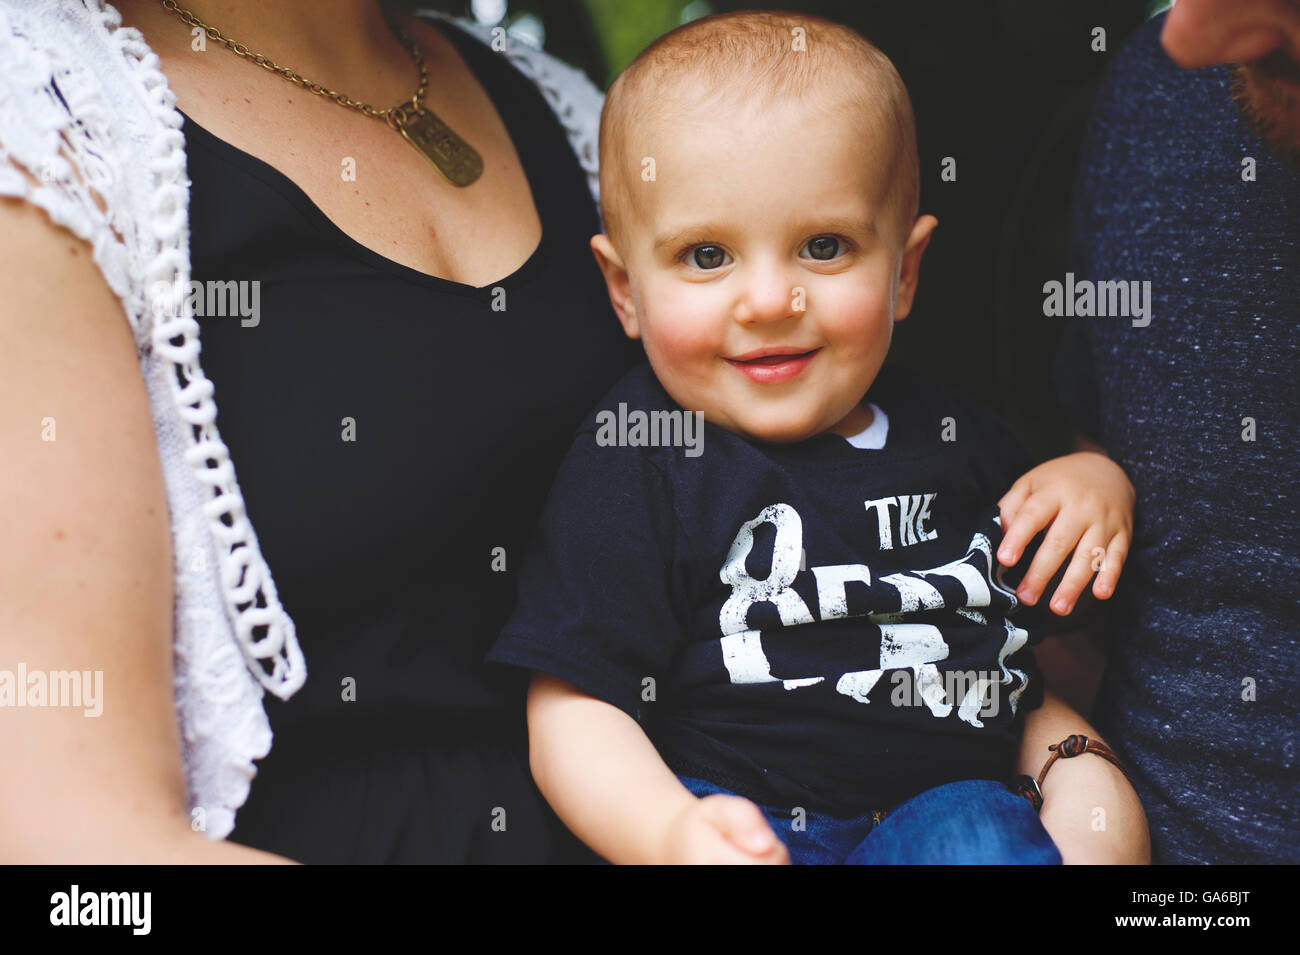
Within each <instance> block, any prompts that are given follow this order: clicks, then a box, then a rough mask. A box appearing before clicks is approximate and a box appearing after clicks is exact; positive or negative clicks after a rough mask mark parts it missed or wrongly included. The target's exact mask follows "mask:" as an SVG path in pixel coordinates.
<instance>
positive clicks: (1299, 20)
mask: <svg viewBox="0 0 1300 955" xmlns="http://www.w3.org/2000/svg"><path fill="white" fill-rule="evenodd" d="M1162 44H1163V47H1164V49H1163V50H1162V49H1161V46H1162ZM1072 269H1073V271H1074V273H1075V279H1076V282H1077V281H1079V280H1084V279H1087V280H1092V281H1094V282H1099V281H1124V282H1137V283H1139V285H1138V286H1136V287H1140V283H1142V282H1147V281H1149V282H1150V283H1151V284H1150V290H1151V291H1150V298H1149V299H1148V301H1147V308H1148V309H1149V311H1148V312H1147V314H1146V316H1145V317H1142V318H1137V317H1134V318H1132V319H1131V320H1130V318H1125V317H1119V318H1116V317H1107V318H1096V317H1093V318H1078V317H1076V318H1066V319H1060V320H1061V321H1065V322H1069V323H1070V325H1069V326H1068V328H1067V329H1066V330H1065V334H1064V337H1063V340H1062V346H1061V352H1060V355H1059V358H1058V380H1059V382H1060V390H1061V395H1062V398H1063V401H1064V403H1065V405H1066V408H1067V410H1068V412H1069V413H1070V415H1071V416H1072V418H1073V420H1074V423H1075V425H1076V427H1077V428H1078V430H1079V431H1080V433H1081V435H1082V436H1083V437H1084V438H1085V439H1087V440H1086V441H1083V442H1081V443H1082V444H1083V445H1084V446H1088V445H1089V444H1094V445H1100V446H1101V447H1102V448H1104V449H1105V450H1106V451H1107V452H1108V453H1109V454H1110V455H1111V456H1112V457H1113V458H1114V459H1115V460H1116V461H1118V462H1119V463H1120V464H1121V465H1122V466H1123V467H1124V469H1125V470H1126V471H1127V472H1128V474H1129V476H1130V478H1131V479H1132V481H1133V483H1134V485H1135V487H1136V489H1137V493H1138V516H1137V526H1136V528H1135V535H1134V543H1133V547H1132V551H1131V554H1130V557H1129V560H1128V564H1127V565H1126V567H1125V571H1124V577H1123V579H1122V580H1121V584H1120V590H1119V593H1118V594H1117V604H1118V605H1117V607H1116V608H1115V609H1116V612H1115V613H1114V614H1113V616H1112V618H1111V621H1110V625H1109V628H1110V632H1109V633H1108V634H1106V638H1107V651H1108V660H1107V666H1106V670H1105V673H1104V676H1103V678H1102V682H1101V686H1100V689H1099V691H1098V696H1097V702H1096V707H1095V712H1094V714H1093V715H1094V717H1095V722H1096V723H1097V726H1098V728H1099V729H1100V730H1101V731H1102V732H1103V733H1104V734H1105V736H1106V739H1107V741H1108V742H1110V743H1111V745H1112V746H1114V747H1115V748H1116V749H1117V750H1119V752H1120V753H1121V756H1123V757H1124V758H1126V760H1127V761H1128V764H1129V766H1130V768H1131V771H1132V774H1133V781H1134V784H1135V786H1136V788H1137V790H1138V793H1139V795H1140V796H1141V798H1142V801H1143V805H1144V808H1145V809H1146V811H1147V815H1148V820H1149V822H1150V826H1151V841H1152V855H1153V861H1154V862H1157V863H1161V862H1165V863H1171V862H1172V863H1256V862H1297V861H1300V758H1298V757H1300V754H1297V748H1298V747H1300V738H1298V737H1300V719H1298V718H1297V715H1296V714H1297V712H1300V700H1298V699H1297V693H1300V609H1298V607H1300V509H1298V506H1297V502H1296V490H1297V485H1300V468H1298V467H1297V461H1298V460H1300V401H1298V400H1297V399H1298V398H1300V386H1298V385H1297V382H1298V381H1300V323H1297V317H1300V316H1298V315H1297V312H1298V311H1300V0H1179V2H1178V3H1177V4H1176V5H1175V6H1174V7H1173V9H1172V10H1171V11H1170V12H1169V13H1168V14H1167V15H1165V16H1164V17H1163V18H1158V19H1157V20H1154V21H1152V22H1151V23H1148V24H1147V25H1146V26H1145V27H1143V28H1142V29H1141V30H1140V31H1139V32H1138V33H1137V35H1136V37H1135V38H1134V40H1133V41H1132V43H1131V44H1130V45H1129V46H1128V47H1127V48H1126V49H1125V50H1123V51H1122V52H1121V53H1120V54H1119V55H1118V56H1117V58H1116V61H1115V63H1114V64H1113V65H1112V68H1111V72H1110V73H1109V75H1108V77H1107V80H1106V82H1105V83H1104V85H1103V87H1102V89H1101V91H1100V93H1099V96H1098V100H1097V103H1096V106H1095V108H1094V114H1093V117H1092V121H1091V124H1090V128H1089V132H1088V136H1087V139H1086V142H1085V148H1084V152H1083V155H1082V156H1081V159H1080V170H1079V180H1078V183H1077V187H1076V194H1075V213H1074V224H1073V232H1072ZM1080 311H1084V310H1083V309H1079V310H1076V311H1075V314H1078V312H1080ZM1067 314H1069V313H1067Z"/></svg>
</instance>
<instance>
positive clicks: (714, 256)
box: [695, 245, 727, 269]
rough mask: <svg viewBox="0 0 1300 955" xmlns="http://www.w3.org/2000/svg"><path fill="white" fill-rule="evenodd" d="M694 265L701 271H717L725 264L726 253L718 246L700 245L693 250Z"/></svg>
mask: <svg viewBox="0 0 1300 955" xmlns="http://www.w3.org/2000/svg"><path fill="white" fill-rule="evenodd" d="M695 264H696V265H698V266H699V267H700V268H702V269H717V268H721V267H722V266H724V265H726V264H727V253H726V252H725V251H723V249H722V248H721V247H720V246H716V245H702V246H700V247H699V248H697V249H696V250H695Z"/></svg>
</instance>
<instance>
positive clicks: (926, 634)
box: [489, 365, 1042, 815]
mask: <svg viewBox="0 0 1300 955" xmlns="http://www.w3.org/2000/svg"><path fill="white" fill-rule="evenodd" d="M867 398H868V399H869V400H870V401H871V402H873V403H875V404H876V405H878V406H879V407H880V408H881V409H882V410H883V411H884V413H885V415H886V417H887V418H888V420H889V429H888V436H887V440H886V442H885V445H884V447H883V448H880V449H877V450H868V449H862V448H858V447H854V446H853V445H851V444H849V442H848V441H846V440H845V439H844V438H841V437H838V436H836V435H830V434H826V435H819V436H817V437H814V438H811V439H809V440H807V441H803V442H800V443H797V444H791V445H776V444H766V443H763V442H757V441H751V440H748V439H745V438H742V437H740V436H737V435H735V434H732V433H730V432H728V431H726V430H723V429H721V428H717V427H714V426H713V425H709V424H704V425H703V443H702V446H699V447H694V448H688V447H682V446H677V447H673V446H647V445H645V444H636V443H634V442H640V441H649V440H655V436H663V437H671V435H669V434H668V433H667V432H664V431H661V430H660V429H656V430H655V431H653V432H651V431H649V429H642V431H641V432H639V433H638V432H637V431H635V426H636V415H637V413H638V412H645V413H646V414H647V415H649V414H650V413H652V412H668V413H670V414H676V415H682V414H684V412H682V411H681V409H680V408H679V406H677V405H676V404H675V403H674V402H673V401H672V399H671V398H670V397H669V396H668V395H667V394H666V393H665V392H664V390H663V388H662V387H661V386H660V385H659V383H658V382H657V381H656V379H655V377H654V374H653V373H652V371H651V370H650V368H649V366H648V365H642V366H641V367H639V368H637V369H634V370H633V371H632V372H630V373H629V374H628V375H627V377H625V378H624V379H623V380H622V382H620V383H619V384H618V385H617V386H616V387H615V388H614V390H613V391H612V392H610V394H609V395H607V396H606V398H605V399H604V401H602V402H601V403H600V404H599V405H598V406H597V411H596V412H594V413H593V414H592V416H591V417H590V418H589V420H588V423H587V425H586V426H585V427H584V428H583V429H582V430H581V431H580V432H579V433H578V435H577V437H576V439H575V441H574V443H573V446H572V448H571V449H570V451H569V455H568V458H567V459H566V461H565V463H564V465H563V467H562V468H561V471H560V473H559V476H558V478H557V479H556V483H555V486H554V488H553V490H552V493H551V497H550V501H549V503H548V505H547V508H546V511H545V513H544V516H543V519H542V524H541V527H540V529H539V532H538V536H537V538H536V541H535V543H534V546H533V549H532V550H531V551H530V553H529V556H528V557H527V559H526V560H525V562H524V565H523V567H522V569H521V580H520V596H519V604H518V607H517V610H516V612H515V614H514V616H513V617H512V618H511V620H510V622H509V623H508V625H507V626H506V628H505V630H504V632H503V635H502V637H501V639H500V640H499V641H498V642H497V644H496V645H495V647H494V648H493V650H492V653H491V655H490V657H489V659H491V660H495V661H498V662H503V663H511V664H515V665H518V666H523V667H529V668H532V669H535V670H540V671H543V672H546V673H550V674H553V675H555V676H557V677H559V678H561V679H564V680H567V681H569V682H571V683H573V684H575V685H576V686H577V687H578V688H580V689H581V690H583V691H585V692H587V693H589V694H591V695H593V696H595V697H598V698H600V699H602V700H605V701H607V702H609V703H611V704H613V705H615V706H617V707H619V708H620V709H622V710H624V711H625V712H626V713H628V714H629V715H631V716H632V717H634V718H635V719H637V720H638V721H640V723H641V724H642V726H643V728H644V729H645V730H646V732H647V734H648V735H649V737H650V739H651V740H652V741H653V742H654V744H655V745H656V747H657V748H658V750H659V752H660V754H661V755H662V756H663V757H664V759H665V761H666V762H667V763H668V765H669V766H670V767H671V768H672V769H673V770H674V771H675V772H677V773H679V774H680V775H688V776H696V777H702V778H704V779H708V780H711V781H713V782H715V783H717V784H719V785H721V786H724V787H725V788H727V789H730V790H732V791H734V792H737V793H739V794H741V795H743V796H747V797H749V798H750V799H753V800H755V801H756V802H759V803H762V804H766V805H770V806H779V807H794V806H802V807H804V808H805V809H808V810H810V811H816V812H825V813H832V814H839V815H850V814H858V813H862V812H865V811H868V810H870V809H888V808H890V807H892V806H894V805H896V804H898V803H899V802H901V801H903V800H905V799H907V798H909V797H911V796H913V795H915V794H917V793H919V792H922V791H924V790H925V789H928V788H931V787H933V786H937V785H941V784H943V783H946V782H951V781H954V780H958V779H975V778H993V779H1005V778H1006V777H1008V776H1009V775H1010V774H1011V773H1013V772H1014V760H1015V756H1016V750H1017V746H1018V741H1019V737H1020V731H1021V722H1022V718H1023V715H1024V713H1025V711H1026V709H1029V708H1032V707H1034V706H1037V705H1038V704H1039V703H1040V702H1041V698H1042V690H1041V685H1040V684H1041V680H1040V679H1039V677H1038V671H1037V669H1036V668H1035V664H1034V660H1033V654H1032V652H1031V651H1030V650H1029V649H1027V643H1028V642H1029V639H1030V638H1029V634H1028V633H1027V632H1026V630H1024V629H1022V628H1021V627H1018V626H1016V625H1015V624H1013V623H1012V622H1010V621H1009V620H1008V619H1007V615H1008V614H1009V613H1011V611H1012V610H1013V609H1014V608H1015V607H1016V603H1017V601H1016V599H1015V597H1014V594H1013V592H1012V588H1011V587H1010V586H1009V585H1007V584H1006V583H1004V582H1003V581H1002V580H1001V579H1000V575H999V573H998V566H997V564H996V558H994V556H993V554H994V552H995V551H996V549H997V546H998V544H999V542H1000V541H1001V529H1000V527H999V525H998V523H997V507H996V501H997V500H998V498H999V497H1000V496H1001V495H1002V494H1003V493H1004V492H1005V491H1006V490H1007V488H1008V487H1009V486H1010V485H1011V483H1012V482H1013V481H1014V480H1015V478H1016V477H1018V476H1019V475H1020V474H1021V473H1023V471H1024V470H1026V469H1027V468H1028V466H1029V462H1028V460H1027V458H1026V456H1025V453H1024V451H1023V449H1022V448H1021V447H1020V445H1019V443H1018V442H1017V441H1016V439H1015V437H1014V435H1013V434H1012V433H1011V432H1010V431H1009V430H1008V429H1007V428H1006V426H1004V425H1003V424H1001V423H1000V422H999V421H998V420H997V419H996V418H994V417H993V416H992V415H991V414H990V413H989V412H987V411H986V410H984V409H982V408H980V407H979V406H977V405H975V404H973V403H972V402H971V401H970V400H969V399H966V398H964V397H962V396H960V395H958V394H956V393H954V392H951V391H948V390H946V389H941V388H938V387H937V386H934V385H931V384H928V383H922V382H920V381H919V380H917V379H916V378H915V377H914V376H912V375H911V374H910V373H906V372H900V371H893V370H887V371H886V372H884V373H883V374H882V375H881V377H880V379H879V380H878V381H877V382H876V384H875V385H874V386H873V387H872V389H871V391H870V392H869V393H868V395H867ZM616 419H617V422H618V426H615V424H614V422H615V420H616ZM661 420H663V421H665V422H666V421H667V420H668V419H661ZM620 428H621V429H622V430H620ZM683 436H684V437H687V438H688V437H689V434H688V433H686V432H684V431H683ZM618 440H625V441H626V442H627V443H625V444H622V445H620V444H617V443H611V442H615V441H618ZM699 452H702V453H699Z"/></svg>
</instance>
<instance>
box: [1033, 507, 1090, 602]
mask: <svg viewBox="0 0 1300 955" xmlns="http://www.w3.org/2000/svg"><path fill="white" fill-rule="evenodd" d="M1085 530H1087V524H1086V523H1085V522H1084V521H1082V520H1077V521H1072V522H1068V523H1067V518H1066V516H1065V515H1063V514H1058V515H1057V516H1056V520H1054V521H1053V522H1052V526H1051V527H1050V528H1049V529H1048V531H1047V535H1046V536H1045V537H1044V538H1043V543H1042V545H1041V546H1040V547H1039V548H1038V553H1037V554H1035V555H1034V559H1033V562H1032V563H1030V565H1029V570H1027V571H1025V576H1024V577H1023V578H1022V579H1021V581H1020V586H1019V588H1017V589H1016V596H1017V597H1019V598H1020V599H1021V600H1023V601H1024V602H1025V603H1027V604H1029V605H1030V606H1031V607H1032V606H1033V605H1034V604H1036V603H1038V598H1039V597H1041V596H1042V595H1043V589H1044V588H1045V587H1046V586H1047V584H1048V582H1049V581H1051V579H1052V577H1053V576H1054V575H1055V574H1056V570H1057V568H1058V567H1060V566H1061V564H1063V563H1064V562H1065V559H1066V557H1067V556H1069V554H1070V552H1071V551H1073V550H1074V549H1075V547H1076V546H1077V545H1078V543H1079V538H1080V537H1082V536H1083V533H1084V531H1085Z"/></svg>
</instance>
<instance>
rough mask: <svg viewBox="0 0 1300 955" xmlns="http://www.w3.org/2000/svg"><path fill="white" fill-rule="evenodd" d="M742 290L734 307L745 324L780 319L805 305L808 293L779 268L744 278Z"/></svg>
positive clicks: (738, 317) (803, 307)
mask: <svg viewBox="0 0 1300 955" xmlns="http://www.w3.org/2000/svg"><path fill="white" fill-rule="evenodd" d="M747 278H748V281H747V282H746V283H745V293H744V295H743V296H742V297H741V299H740V301H739V302H738V303H737V306H736V320H737V321H738V322H742V323H744V324H754V323H759V322H780V321H784V320H785V319H787V318H790V317H791V316H793V315H797V314H799V313H800V312H802V311H803V310H804V309H805V308H806V307H807V293H806V292H805V290H804V289H803V288H802V287H801V286H798V285H794V284H793V283H791V281H790V280H789V278H788V277H786V276H785V275H784V274H783V273H781V272H780V271H778V270H764V271H763V272H755V273H754V274H753V275H750V276H748V277H747Z"/></svg>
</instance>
